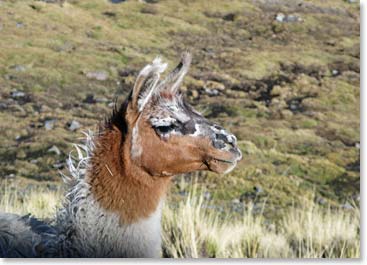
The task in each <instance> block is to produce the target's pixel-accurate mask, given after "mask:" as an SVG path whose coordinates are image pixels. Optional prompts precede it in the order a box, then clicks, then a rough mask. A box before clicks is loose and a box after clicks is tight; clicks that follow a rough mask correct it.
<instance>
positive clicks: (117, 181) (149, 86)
mask: <svg viewBox="0 0 367 265" xmlns="http://www.w3.org/2000/svg"><path fill="white" fill-rule="evenodd" d="M190 63H191V55H190V54H189V53H187V52H186V53H184V54H183V55H182V59H181V61H180V63H179V64H178V65H177V67H176V68H175V69H174V70H173V71H172V72H171V73H170V74H168V75H167V77H166V78H165V79H163V80H160V74H161V73H162V72H163V71H164V70H165V69H166V67H167V64H166V63H163V62H162V61H161V59H160V58H156V59H155V60H154V61H153V62H152V63H151V64H148V65H147V66H145V67H144V68H143V69H142V70H141V71H140V73H139V74H138V77H137V80H136V82H135V84H134V87H133V89H132V91H131V92H130V94H129V96H128V97H127V99H126V100H125V101H124V103H122V104H121V105H120V106H119V107H118V108H115V110H114V111H113V114H112V115H111V117H110V118H109V119H107V120H106V122H105V123H104V124H103V125H102V126H100V131H99V133H98V134H97V135H95V136H93V137H92V136H88V137H87V144H86V145H85V146H82V145H80V146H77V151H78V157H79V158H78V160H79V161H76V162H75V161H73V159H71V158H70V159H69V160H68V164H69V169H70V173H71V177H67V178H66V179H67V181H68V185H69V190H68V192H67V193H66V198H65V202H64V204H63V207H61V209H60V210H59V211H58V212H57V214H56V218H55V220H54V222H53V223H51V224H47V223H45V222H43V221H39V220H37V219H35V218H33V217H31V216H29V215H27V216H17V215H13V214H4V213H1V214H0V256H1V257H154V258H155V257H160V255H161V224H160V221H161V211H162V205H163V202H164V198H165V194H166V192H167V189H168V187H169V184H170V180H171V178H172V176H174V175H176V174H180V173H186V172H192V171H197V170H209V171H213V172H217V173H228V172H230V171H231V170H232V169H233V168H234V167H235V166H236V164H237V162H238V161H239V160H240V159H241V158H242V154H241V151H240V150H239V148H238V147H237V140H236V137H235V136H234V135H233V134H230V133H228V132H227V131H226V130H224V129H223V128H222V127H220V126H218V125H216V124H214V123H211V122H209V121H208V120H206V119H205V118H204V117H203V116H202V115H201V114H200V113H198V112H197V111H195V110H194V109H193V108H192V107H191V106H190V105H188V104H187V103H186V102H185V101H184V100H183V98H182V96H181V95H180V93H179V91H178V89H179V87H180V84H181V83H182V81H183V78H184V76H185V75H186V73H187V71H188V69H189V66H190ZM82 149H83V150H82Z"/></svg>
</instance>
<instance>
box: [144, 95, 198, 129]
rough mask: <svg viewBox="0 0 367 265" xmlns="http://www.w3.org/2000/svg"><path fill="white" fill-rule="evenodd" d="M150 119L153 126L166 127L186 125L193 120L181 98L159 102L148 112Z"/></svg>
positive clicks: (160, 100)
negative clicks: (178, 124) (175, 123)
mask: <svg viewBox="0 0 367 265" xmlns="http://www.w3.org/2000/svg"><path fill="white" fill-rule="evenodd" d="M148 118H149V120H150V122H151V124H152V125H153V126H166V125H170V124H172V123H174V122H180V123H185V122H187V121H189V120H190V119H191V117H190V112H189V111H188V110H187V109H186V108H185V107H184V105H183V103H182V101H181V99H180V98H172V99H162V98H160V99H159V100H157V101H156V102H155V104H154V106H152V108H150V110H148Z"/></svg>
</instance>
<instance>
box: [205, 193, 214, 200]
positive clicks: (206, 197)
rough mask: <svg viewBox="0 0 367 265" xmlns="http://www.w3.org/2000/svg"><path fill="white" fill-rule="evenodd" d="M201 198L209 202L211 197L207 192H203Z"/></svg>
mask: <svg viewBox="0 0 367 265" xmlns="http://www.w3.org/2000/svg"><path fill="white" fill-rule="evenodd" d="M203 197H204V199H205V200H210V199H211V197H212V195H211V194H210V192H209V191H206V192H204V194H203Z"/></svg>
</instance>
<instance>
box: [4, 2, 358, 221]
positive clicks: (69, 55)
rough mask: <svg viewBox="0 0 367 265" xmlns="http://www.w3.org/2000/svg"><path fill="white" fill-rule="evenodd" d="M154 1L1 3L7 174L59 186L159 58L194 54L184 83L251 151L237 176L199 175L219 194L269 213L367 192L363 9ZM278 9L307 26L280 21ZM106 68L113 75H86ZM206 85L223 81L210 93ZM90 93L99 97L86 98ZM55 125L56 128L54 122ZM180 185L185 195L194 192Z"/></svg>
mask: <svg viewBox="0 0 367 265" xmlns="http://www.w3.org/2000/svg"><path fill="white" fill-rule="evenodd" d="M156 2H157V3H154V4H148V3H143V2H142V1H132V0H131V1H126V2H123V3H120V4H112V3H111V2H109V1H97V0H92V1H78V0H69V1H67V2H66V4H64V5H63V6H61V5H59V4H48V3H44V2H42V1H31V0H26V1H6V2H1V3H0V18H1V19H0V34H1V41H0V89H1V92H0V103H1V106H0V141H1V143H2V144H1V146H0V161H1V162H0V177H1V178H2V179H4V178H12V179H14V180H13V181H15V182H19V183H22V184H24V185H26V184H27V183H32V185H38V184H40V185H42V184H43V183H49V182H55V183H60V174H59V172H58V171H59V170H61V171H65V170H66V168H65V163H64V161H65V159H66V157H67V155H68V153H69V152H70V151H71V150H72V143H77V142H79V141H80V138H82V137H83V135H82V133H81V131H82V130H86V129H92V130H93V129H95V128H96V125H97V123H98V122H99V121H100V120H102V119H103V117H105V116H106V115H108V113H109V112H110V111H111V107H110V104H111V103H112V102H113V101H114V98H116V97H123V96H125V95H126V94H127V92H128V91H129V89H130V88H131V85H132V83H133V81H134V76H135V74H136V72H137V71H138V70H139V69H140V68H141V67H142V66H144V65H145V64H146V63H148V62H149V61H151V60H152V59H153V58H154V57H155V56H156V55H162V56H163V57H164V58H165V59H167V60H168V61H169V62H170V66H171V67H173V65H174V64H175V62H176V61H177V58H178V56H179V54H180V52H181V51H183V50H185V49H190V50H191V51H192V53H193V55H194V60H193V67H192V69H191V70H190V73H189V75H188V77H187V80H186V82H185V84H184V87H183V88H182V90H183V91H184V93H185V94H186V96H187V98H188V100H189V101H190V103H192V104H193V105H194V106H195V107H196V108H197V109H198V110H200V111H201V112H202V113H204V114H205V115H206V116H207V117H209V118H210V119H211V120H215V121H217V122H218V123H220V124H222V125H223V126H224V127H226V128H228V129H229V130H230V131H232V132H234V133H235V134H236V135H237V136H238V139H239V142H240V146H241V149H242V151H243V153H244V159H243V160H242V161H241V162H240V163H239V165H238V167H237V168H236V170H235V171H233V172H232V173H230V174H229V175H226V176H219V175H215V174H210V173H209V174H207V173H200V174H196V175H199V182H200V184H201V185H202V186H203V187H205V188H206V189H207V190H208V191H209V192H210V194H211V199H212V200H214V202H216V203H217V204H218V205H224V206H227V205H229V204H230V203H231V202H232V201H233V200H236V199H241V200H255V201H256V202H262V201H263V200H265V199H266V200H267V201H268V202H267V205H269V207H268V208H269V209H268V212H269V214H271V213H276V212H277V211H276V210H277V209H278V208H280V207H284V206H287V205H291V204H292V203H294V202H297V201H298V200H299V198H300V197H301V195H302V196H303V195H305V194H311V193H312V194H313V193H314V192H316V197H317V198H319V199H320V200H321V199H322V200H326V201H327V202H329V203H331V204H333V205H335V206H337V205H340V204H342V203H345V201H347V200H354V199H356V198H357V197H358V196H359V179H360V174H359V163H360V162H359V148H358V147H359V141H360V130H359V126H360V115H359V110H360V102H359V96H360V88H359V77H360V72H359V60H360V50H359V43H360V40H359V38H360V36H359V27H360V26H359V25H360V17H359V5H358V4H350V3H348V1H342V0H333V1H331V0H330V1H302V4H299V3H298V2H297V3H296V2H295V1H291V0H289V1H282V2H280V1H276V0H261V1H260V0H259V1H235V0H233V1H219V0H218V1H189V0H181V1H164V0H162V1H156ZM280 12H281V13H283V14H285V15H295V16H297V17H299V18H301V20H298V21H294V22H279V21H276V19H275V18H276V16H277V14H278V13H280ZM95 71H103V72H104V73H107V75H108V77H107V79H106V80H102V81H101V80H95V79H90V78H88V77H87V76H86V73H88V72H95ZM208 82H212V84H213V82H217V83H220V84H223V85H224V86H225V89H224V90H219V91H218V92H219V93H218V95H217V96H212V95H208V93H207V92H206V91H205V89H204V87H205V86H206V85H207V83H208ZM214 84H215V83H214ZM14 91H22V92H24V93H25V96H23V97H16V96H14V95H13V96H12V95H11V93H12V92H14ZM193 91H195V93H194V92H193ZM88 94H93V96H94V98H95V99H100V100H97V102H96V103H94V104H90V103H88V102H84V100H85V99H86V97H87V95H88ZM50 119H53V120H55V124H54V126H53V128H52V129H51V130H46V129H45V126H44V122H45V121H46V120H50ZM72 120H76V121H78V122H80V124H81V128H80V129H78V130H77V131H70V130H68V128H67V126H68V125H67V124H68V122H71V121H72ZM52 146H56V147H58V148H59V150H60V152H61V153H60V154H57V153H55V152H50V151H49V149H50V148H51V147H52ZM34 180H37V181H34ZM180 183H181V184H182V181H181V180H180V177H178V178H177V180H176V181H175V185H173V190H174V191H179V190H181V191H184V190H185V187H184V185H181V184H180ZM254 187H261V191H260V192H258V191H254ZM174 194H176V193H174ZM179 196H180V195H174V196H172V197H173V199H174V198H176V197H179Z"/></svg>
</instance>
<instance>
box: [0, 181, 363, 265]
mask: <svg viewBox="0 0 367 265" xmlns="http://www.w3.org/2000/svg"><path fill="white" fill-rule="evenodd" d="M192 190H193V192H192V193H190V194H189V195H188V197H187V198H186V200H185V201H182V202H180V203H179V204H178V205H176V206H173V205H169V204H168V205H166V207H165V209H164V212H163V222H162V226H163V234H162V236H163V256H164V257H173V258H200V257H215V258H243V257H247V258H359V257H360V210H359V209H358V207H357V206H355V207H354V208H353V209H351V210H345V209H331V208H323V207H321V206H319V205H317V204H316V203H314V202H313V200H312V199H309V198H308V199H304V201H303V203H302V205H299V206H297V207H296V206H294V207H291V208H290V209H289V210H285V213H284V217H283V218H282V219H281V220H280V221H279V222H276V223H269V220H266V219H264V217H263V216H262V215H259V216H254V215H253V214H252V208H251V205H248V207H247V209H248V210H247V211H245V214H244V215H243V217H242V218H235V217H226V218H223V216H222V215H220V214H219V213H218V212H216V211H214V210H208V209H207V207H205V205H204V199H203V194H202V193H201V192H198V190H197V188H196V187H193V189H192ZM60 202H61V192H60V190H58V191H48V190H45V189H35V190H33V191H32V192H29V193H27V194H23V195H22V196H19V195H17V192H14V190H11V189H10V188H5V189H3V192H2V196H1V197H0V209H1V211H5V212H12V213H18V214H28V213H32V214H33V215H34V216H36V217H38V218H52V217H53V216H54V214H55V209H56V208H57V207H58V206H59V205H60ZM264 207H266V205H264ZM227 216H228V215H227Z"/></svg>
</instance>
